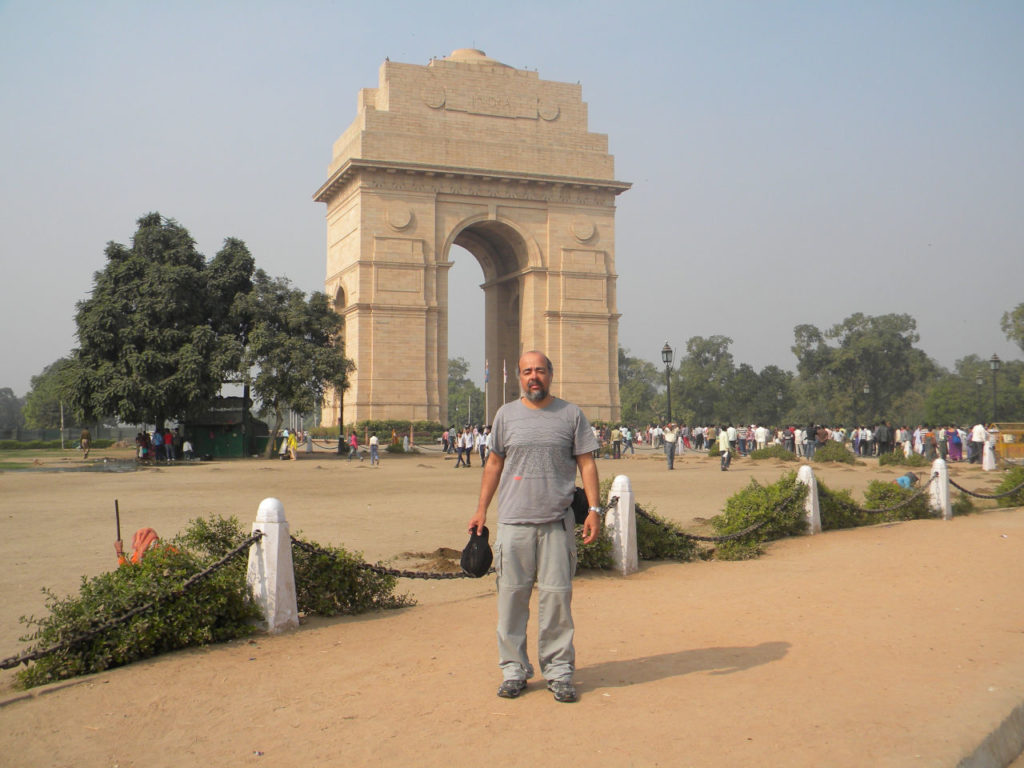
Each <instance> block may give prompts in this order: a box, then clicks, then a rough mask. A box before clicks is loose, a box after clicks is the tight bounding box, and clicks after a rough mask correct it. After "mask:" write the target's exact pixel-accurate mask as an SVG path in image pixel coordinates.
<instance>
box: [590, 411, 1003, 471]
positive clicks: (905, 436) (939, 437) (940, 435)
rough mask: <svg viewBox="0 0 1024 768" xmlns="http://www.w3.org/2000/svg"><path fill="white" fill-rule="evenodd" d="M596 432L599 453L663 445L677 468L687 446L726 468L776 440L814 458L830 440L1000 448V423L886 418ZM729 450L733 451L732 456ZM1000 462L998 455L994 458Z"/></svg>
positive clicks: (897, 446) (869, 445)
mask: <svg viewBox="0 0 1024 768" xmlns="http://www.w3.org/2000/svg"><path fill="white" fill-rule="evenodd" d="M593 430H594V437H595V438H596V439H597V441H598V444H599V445H600V446H601V447H600V448H598V449H597V450H596V451H595V452H594V457H595V458H600V457H601V456H605V455H606V456H608V458H611V459H621V458H622V457H623V456H625V455H626V454H630V455H633V454H635V453H636V446H637V445H645V444H646V445H648V446H650V447H651V448H655V449H662V450H663V451H664V453H665V456H666V460H667V463H668V468H669V469H672V468H673V465H674V459H675V456H677V455H680V454H682V453H684V452H686V451H701V452H706V451H711V450H715V449H717V451H718V452H719V453H721V454H722V469H723V470H727V469H728V468H729V461H730V459H731V457H732V455H737V456H747V455H749V454H750V453H751V452H752V451H755V450H758V449H762V448H766V447H768V446H771V445H775V446H780V447H782V448H784V449H785V450H787V451H790V452H791V453H793V454H795V455H797V456H800V457H804V458H807V459H813V458H814V454H815V452H816V451H817V450H818V449H819V448H821V447H822V446H824V445H825V444H826V443H828V442H829V441H835V442H838V443H841V444H843V445H845V446H847V447H848V448H849V449H850V450H851V451H853V453H854V454H856V455H858V456H864V457H869V456H874V457H878V456H882V455H885V454H890V453H903V454H904V455H905V456H911V455H912V454H918V455H920V456H923V457H924V458H926V459H928V460H934V459H937V458H941V459H944V460H946V461H954V462H959V461H966V462H969V463H982V462H983V461H985V457H986V455H987V453H988V451H987V450H986V448H985V446H986V445H987V446H989V450H994V447H995V441H996V436H997V432H998V430H996V429H995V427H994V426H991V427H986V426H985V425H984V424H980V423H979V424H975V425H974V426H973V427H971V428H970V429H964V428H963V427H961V426H957V425H942V426H937V427H932V426H925V425H918V426H917V427H915V428H911V427H909V426H893V425H892V424H891V423H890V422H889V421H882V422H880V423H878V424H877V425H874V426H869V425H860V426H854V427H849V428H847V427H845V426H843V425H839V426H836V427H827V426H824V425H821V424H808V425H807V426H797V425H791V426H786V427H767V426H764V425H758V424H740V425H738V426H737V425H735V424H722V425H718V426H716V425H707V426H700V425H694V426H690V425H688V424H676V423H674V422H669V423H667V424H665V425H661V424H649V425H648V426H647V428H646V429H638V428H635V427H631V426H629V425H626V424H619V425H613V426H605V427H601V426H594V427H593ZM726 454H728V456H727V455H726ZM993 461H994V458H993Z"/></svg>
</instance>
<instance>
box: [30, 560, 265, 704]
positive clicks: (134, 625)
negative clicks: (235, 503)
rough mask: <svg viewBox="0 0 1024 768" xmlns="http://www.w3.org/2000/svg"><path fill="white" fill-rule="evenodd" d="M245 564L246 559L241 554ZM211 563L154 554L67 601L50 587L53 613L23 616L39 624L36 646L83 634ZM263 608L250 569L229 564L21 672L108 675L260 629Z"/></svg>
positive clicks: (39, 676) (38, 679) (49, 677)
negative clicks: (253, 594)
mask: <svg viewBox="0 0 1024 768" xmlns="http://www.w3.org/2000/svg"><path fill="white" fill-rule="evenodd" d="M241 559H242V560H243V562H244V558H241ZM205 565H208V563H202V562H200V561H199V560H198V559H197V558H196V557H195V556H194V555H192V554H190V553H188V552H185V551H175V550H173V549H169V548H168V549H157V550H154V551H152V552H150V553H149V554H148V555H147V556H146V557H145V558H144V559H143V561H142V562H141V563H140V564H139V565H131V566H123V567H121V568H117V569H116V570H113V571H109V572H108V573H104V574H100V575H99V576H96V577H93V578H91V579H85V578H83V579H82V586H81V590H80V592H79V594H78V595H77V596H73V597H65V598H60V597H58V596H57V595H55V594H54V593H53V592H50V591H49V590H44V592H45V593H46V596H47V599H46V603H47V608H48V609H49V612H50V614H49V616H47V617H45V618H43V619H40V620H36V619H34V618H29V619H25V618H22V621H23V622H24V623H26V624H29V625H34V626H36V627H37V629H36V631H35V632H34V633H32V634H31V635H29V636H27V637H23V638H22V640H23V641H25V642H32V643H33V645H32V646H31V648H30V650H37V649H40V648H47V647H50V646H53V645H56V644H57V643H60V642H63V641H65V640H68V639H71V638H74V637H78V636H80V635H82V634H83V633H84V632H86V631H88V630H90V629H93V628H95V627H97V626H99V625H101V624H103V623H104V622H106V621H109V620H110V619H113V618H116V617H118V616H121V615H123V614H124V613H126V612H127V611H129V610H130V609H132V608H135V607H136V606H139V605H142V604H144V603H147V602H149V601H151V600H154V599H156V598H159V597H166V596H168V595H170V593H172V592H173V591H174V590H175V589H177V588H178V587H179V586H180V585H181V584H182V583H183V582H184V581H185V580H186V579H188V578H189V577H190V576H192V575H193V574H194V573H196V572H197V571H200V570H202V569H203V567H204V566H205ZM258 618H259V611H258V610H257V608H256V606H255V604H254V603H252V601H251V600H250V599H249V595H248V590H247V589H246V584H245V577H244V567H243V568H242V570H241V577H240V576H239V569H237V568H224V569H222V570H220V571H217V572H216V573H215V574H213V575H212V576H211V577H209V578H208V579H205V580H203V581H200V582H198V583H197V584H195V585H194V586H193V587H192V588H191V589H189V591H188V592H186V593H185V594H184V595H181V596H180V597H176V598H171V599H169V600H168V601H167V602H163V603H160V604H158V605H156V606H155V607H153V608H152V609H150V610H149V611H146V612H145V613H142V614H140V615H138V616H135V617H133V618H132V619H130V620H128V621H126V622H124V623H122V624H119V625H117V626H115V627H113V628H111V629H109V630H106V631H104V632H103V633H102V634H99V635H97V636H96V637H93V638H92V639H90V640H86V641H83V642H81V643H78V644H76V645H74V646H72V647H71V648H68V649H66V650H63V651H60V652H57V653H52V654H50V655H48V656H45V657H43V658H41V659H39V660H37V661H36V662H34V663H33V664H32V665H31V666H29V667H28V668H27V669H24V670H22V671H20V672H19V673H18V682H19V683H20V684H21V685H23V686H24V687H26V688H30V687H32V686H36V685H42V684H44V683H49V682H53V681H54V680H63V679H66V678H69V677H75V676H77V675H85V674H90V673H92V672H100V671H102V670H104V669H110V668H111V667H119V666H122V665H125V664H130V663H131V662H133V661H138V660H140V659H145V658H149V657H150V656H155V655H157V654H160V653H166V652H168V651H173V650H177V649H180V648H187V647H190V646H195V645H205V644H207V643H216V642H223V641H225V640H230V639H232V638H235V637H242V636H245V635H248V634H250V633H251V632H252V631H253V624H252V621H253V620H256V619H258Z"/></svg>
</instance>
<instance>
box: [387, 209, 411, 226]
mask: <svg viewBox="0 0 1024 768" xmlns="http://www.w3.org/2000/svg"><path fill="white" fill-rule="evenodd" d="M388 224H389V225H390V226H391V228H392V229H405V228H406V227H408V226H409V225H410V224H412V209H411V208H410V207H409V206H407V205H405V204H404V203H397V202H396V203H391V204H390V205H389V206H388Z"/></svg>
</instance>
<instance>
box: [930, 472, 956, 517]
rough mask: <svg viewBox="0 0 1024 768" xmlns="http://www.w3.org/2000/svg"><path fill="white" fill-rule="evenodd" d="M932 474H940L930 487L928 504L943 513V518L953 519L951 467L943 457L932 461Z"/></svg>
mask: <svg viewBox="0 0 1024 768" xmlns="http://www.w3.org/2000/svg"><path fill="white" fill-rule="evenodd" d="M932 474H933V475H936V474H937V475H938V477H936V478H935V479H934V480H933V481H932V484H931V487H930V488H929V489H928V500H929V501H928V506H929V507H931V508H932V509H933V510H934V511H936V512H940V513H941V514H942V519H943V520H952V519H953V507H952V505H951V504H950V503H949V467H948V466H947V465H946V462H945V461H944V460H943V459H936V460H935V461H933V462H932Z"/></svg>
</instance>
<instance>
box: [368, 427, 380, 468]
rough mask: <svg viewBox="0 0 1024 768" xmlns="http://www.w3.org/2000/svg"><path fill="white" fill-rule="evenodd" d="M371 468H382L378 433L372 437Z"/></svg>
mask: <svg viewBox="0 0 1024 768" xmlns="http://www.w3.org/2000/svg"><path fill="white" fill-rule="evenodd" d="M370 466H371V467H379V466H380V440H378V439H377V433H376V432H374V433H373V434H372V435H370Z"/></svg>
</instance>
